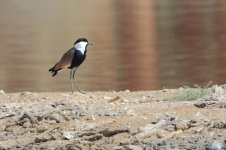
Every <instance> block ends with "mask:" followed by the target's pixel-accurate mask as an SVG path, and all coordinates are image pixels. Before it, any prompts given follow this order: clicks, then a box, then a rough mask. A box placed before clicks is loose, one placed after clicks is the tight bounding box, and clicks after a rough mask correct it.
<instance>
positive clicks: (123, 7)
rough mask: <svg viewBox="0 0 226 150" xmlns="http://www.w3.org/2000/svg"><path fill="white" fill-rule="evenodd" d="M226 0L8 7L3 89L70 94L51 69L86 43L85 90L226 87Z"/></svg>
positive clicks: (65, 77) (0, 30)
mask: <svg viewBox="0 0 226 150" xmlns="http://www.w3.org/2000/svg"><path fill="white" fill-rule="evenodd" d="M225 10H226V1H224V0H218V1H215V0H192V1H181V0H174V1H166V0H143V1H130V0H123V1H121V0H109V1H105V0H99V1H92V0H88V1H78V0H68V1H67V2H64V1H60V0H48V1H44V0H41V1H35V0H11V1H1V2H0V51H1V55H0V64H1V65H0V69H1V71H0V89H3V90H4V91H6V92H20V91H39V92H40V91H42V92H50V91H70V81H69V70H65V71H62V72H60V73H59V74H58V75H57V76H56V77H55V78H52V77H51V75H50V73H49V72H48V69H49V68H50V67H52V66H53V65H54V64H55V63H56V62H57V61H58V60H59V59H60V57H61V56H62V54H63V53H64V52H65V51H66V50H68V49H69V48H71V47H72V45H73V43H74V41H75V40H76V39H77V38H79V37H86V38H87V39H88V40H89V41H90V42H92V43H94V45H93V46H90V47H88V56H87V59H86V60H85V62H84V63H83V64H82V65H81V67H80V68H79V69H78V70H77V72H76V76H77V80H78V82H79V84H80V86H81V87H82V89H84V90H86V91H87V90H88V91H94V90H125V89H130V90H156V89H161V88H163V87H166V88H177V87H180V86H183V85H190V86H192V85H194V84H199V85H204V84H206V83H208V82H209V81H213V83H217V84H224V83H225V81H226V69H225V67H224V64H226V51H225V47H226V42H225V41H226V11H225Z"/></svg>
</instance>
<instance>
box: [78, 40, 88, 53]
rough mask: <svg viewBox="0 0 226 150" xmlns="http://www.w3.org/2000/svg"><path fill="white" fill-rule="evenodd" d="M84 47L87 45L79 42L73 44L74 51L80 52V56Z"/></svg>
mask: <svg viewBox="0 0 226 150" xmlns="http://www.w3.org/2000/svg"><path fill="white" fill-rule="evenodd" d="M86 46H87V43H85V42H84V43H83V42H80V43H77V44H75V49H76V50H78V51H80V52H81V53H82V54H85V52H86Z"/></svg>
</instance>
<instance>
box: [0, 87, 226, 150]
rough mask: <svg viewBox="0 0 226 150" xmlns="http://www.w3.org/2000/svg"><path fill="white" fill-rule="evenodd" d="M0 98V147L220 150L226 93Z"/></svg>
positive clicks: (224, 141)
mask: <svg viewBox="0 0 226 150" xmlns="http://www.w3.org/2000/svg"><path fill="white" fill-rule="evenodd" d="M183 90H184V89H177V90H162V91H137V92H130V91H129V90H126V91H122V92H86V93H85V94H80V93H73V94H72V93H60V92H59V93H33V92H22V93H4V92H3V91H1V94H0V104H1V105H0V149H68V150H78V149H82V150H83V149H84V150H85V149H87V150H88V149H103V150H105V149H114V150H124V149H130V150H142V149H147V150H148V149H225V148H226V109H225V106H226V104H225V102H226V99H225V92H224V91H220V92H218V91H216V90H215V91H214V89H213V90H212V91H211V90H210V91H211V92H210V93H209V95H208V96H207V97H205V98H202V99H198V100H194V101H176V100H175V95H177V93H178V92H183Z"/></svg>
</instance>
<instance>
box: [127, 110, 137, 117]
mask: <svg viewBox="0 0 226 150" xmlns="http://www.w3.org/2000/svg"><path fill="white" fill-rule="evenodd" d="M126 113H127V115H128V116H136V113H135V112H134V110H132V109H130V110H128V111H127V112H126Z"/></svg>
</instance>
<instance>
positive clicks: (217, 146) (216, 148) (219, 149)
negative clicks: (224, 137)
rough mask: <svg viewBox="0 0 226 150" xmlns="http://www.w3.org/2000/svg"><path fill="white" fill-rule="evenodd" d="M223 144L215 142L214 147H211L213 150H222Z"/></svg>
mask: <svg viewBox="0 0 226 150" xmlns="http://www.w3.org/2000/svg"><path fill="white" fill-rule="evenodd" d="M222 149H223V148H222V144H221V143H220V142H218V141H215V142H214V143H213V144H212V145H211V150H222Z"/></svg>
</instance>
